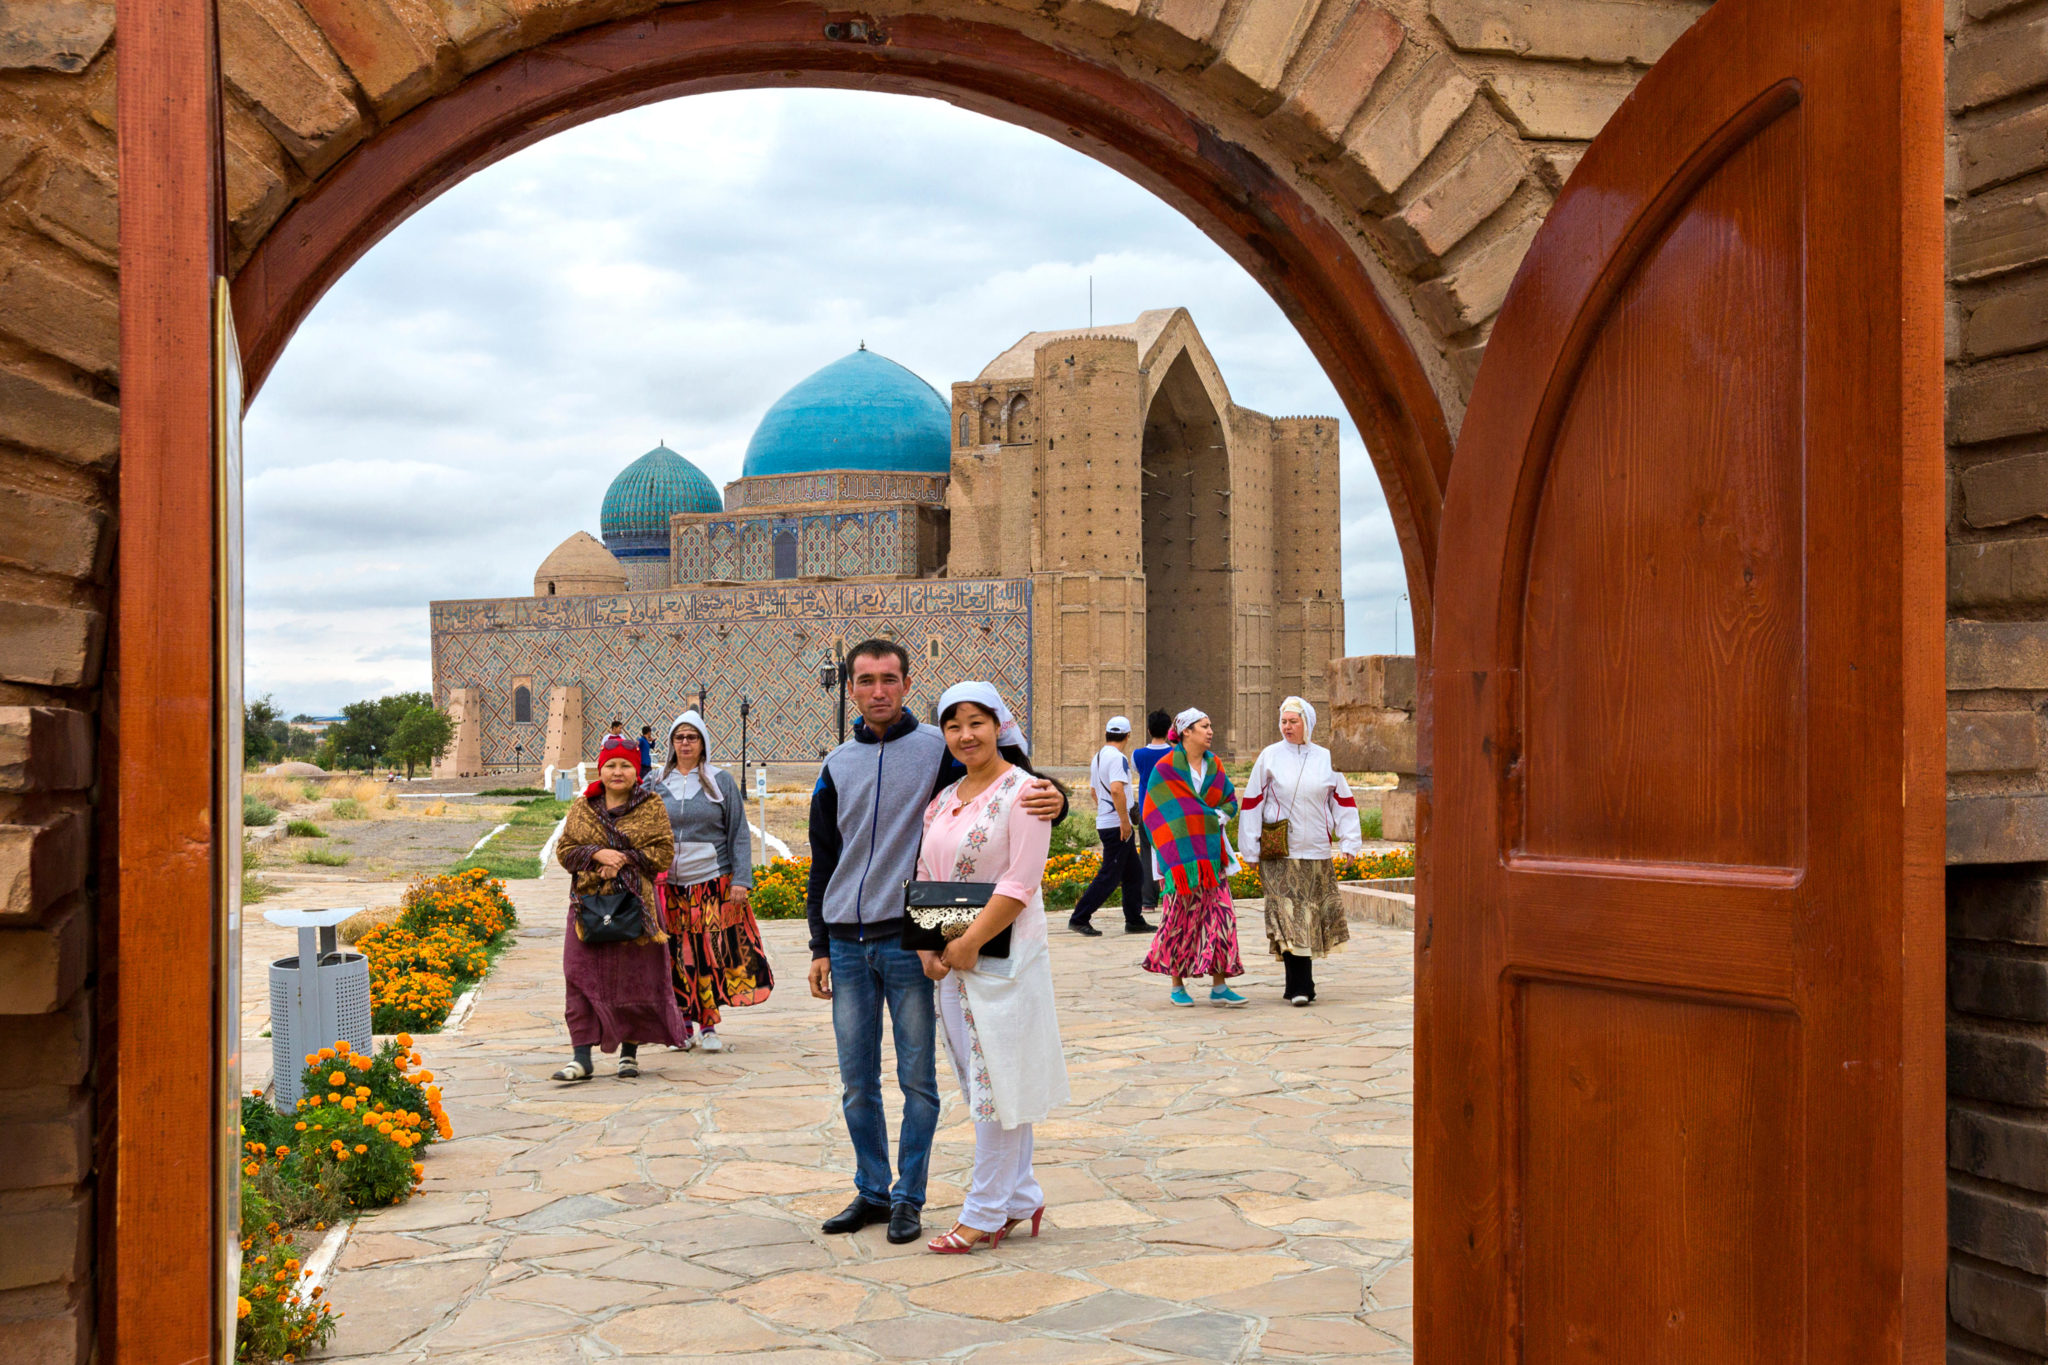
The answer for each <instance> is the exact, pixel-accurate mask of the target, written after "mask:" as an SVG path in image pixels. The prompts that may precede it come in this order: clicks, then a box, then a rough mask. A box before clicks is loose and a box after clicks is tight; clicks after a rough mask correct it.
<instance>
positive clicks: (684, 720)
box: [648, 711, 775, 1052]
mask: <svg viewBox="0 0 2048 1365" xmlns="http://www.w3.org/2000/svg"><path fill="white" fill-rule="evenodd" d="M668 743H669V756H668V761H667V762H666V763H664V764H663V765H662V768H661V771H660V772H659V773H657V774H655V775H654V776H653V777H652V778H650V779H648V784H649V785H650V786H652V787H653V788H655V790H656V791H658V792H659V793H660V794H661V800H662V804H663V805H664V806H665V807H666V808H667V811H668V823H669V828H670V829H671V830H672V831H673V832H674V833H675V840H676V852H675V858H674V860H673V861H672V862H670V864H669V867H668V872H667V873H666V874H665V875H664V876H663V877H662V884H661V927H662V929H663V930H664V931H665V932H666V933H667V934H668V946H669V958H670V961H671V962H672V963H673V966H674V973H675V993H676V1009H677V1011H678V1012H679V1013H680V1014H681V1015H682V1016H683V1023H684V1024H685V1025H686V1026H687V1027H688V1028H689V1029H690V1031H691V1037H692V1039H693V1041H694V1042H695V1043H696V1045H697V1046H698V1047H701V1048H703V1049H704V1050H705V1051H706V1052H722V1051H724V1050H725V1043H724V1042H723V1041H722V1040H721V1039H720V1038H719V1036H718V1020H719V1013H718V1007H719V1006H720V1005H729V1006H745V1005H758V1004H760V1003H761V1002H762V1001H763V1000H766V999H767V998H768V992H769V991H770V990H771V989H773V987H774V985H775V974H774V973H773V972H772V971H770V970H769V967H768V958H767V955H766V954H765V953H764V952H763V951H762V949H761V927H760V926H759V925H758V924H756V923H755V922H754V912H753V910H752V909H751V908H750V907H749V906H748V904H747V893H748V892H749V890H751V889H752V887H753V885H754V858H753V841H752V839H751V838H750V837H749V834H748V829H747V809H746V802H745V800H744V798H743V796H742V794H741V792H740V785H739V783H738V782H736V781H734V780H733V776H732V774H731V773H728V772H726V771H725V770H724V769H723V768H718V767H714V766H712V764H711V761H710V759H709V758H708V756H707V755H708V753H709V751H710V748H711V729H710V727H709V726H707V725H706V724H705V723H704V717H702V716H700V715H698V714H697V713H696V712H695V711H685V712H683V714H681V715H680V716H677V717H676V718H675V722H674V724H672V725H670V726H669V728H668Z"/></svg>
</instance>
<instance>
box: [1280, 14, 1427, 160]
mask: <svg viewBox="0 0 2048 1365" xmlns="http://www.w3.org/2000/svg"><path fill="white" fill-rule="evenodd" d="M1402 38H1403V34H1402V30H1401V23H1400V21H1399V20H1398V19H1396V18H1394V16H1393V15H1391V14H1389V13H1387V12H1386V11H1385V10H1383V9H1381V8H1380V7H1379V6H1377V5H1369V4H1360V5H1358V6H1356V7H1355V8H1354V9H1353V10H1352V11H1351V13H1350V14H1349V15H1347V16H1346V17H1345V20H1344V24H1343V26H1342V27H1341V28H1339V29H1338V30H1337V36H1336V37H1335V38H1333V39H1332V40H1331V41H1330V46H1329V47H1328V48H1326V49H1324V51H1323V55H1322V56H1321V57H1319V58H1317V59H1316V63H1315V65H1314V66H1313V67H1311V68H1310V69H1309V73H1308V78H1307V79H1306V80H1304V81H1303V82H1302V83H1301V88H1300V89H1299V90H1297V91H1295V92H1294V94H1293V95H1292V96H1290V97H1289V98H1288V101H1287V104H1286V106H1285V108H1286V110H1287V111H1288V112H1290V113H1292V114H1293V115H1295V116H1296V117H1297V118H1299V119H1300V120H1301V121H1302V122H1303V123H1306V124H1307V125H1308V126H1309V127H1310V128H1311V129H1312V130H1314V131H1315V132H1316V133H1317V134H1319V135H1321V136H1323V137H1326V138H1328V139H1330V140H1331V141H1332V142H1334V141H1336V140H1337V139H1339V138H1341V137H1343V136H1344V129H1345V127H1346V126H1347V125H1348V124H1349V123H1350V122H1351V116H1352V115H1353V114H1355V113H1357V112H1358V109H1359V106H1360V105H1362V104H1364V103H1365V101H1366V97H1367V96H1369V95H1371V94H1372V90H1373V87H1374V86H1375V85H1376V84H1378V83H1379V78H1380V73H1381V72H1383V71H1385V70H1386V69H1387V63H1389V62H1391V61H1392V60H1394V54H1395V53H1396V52H1399V51H1400V50H1401V42H1402Z"/></svg>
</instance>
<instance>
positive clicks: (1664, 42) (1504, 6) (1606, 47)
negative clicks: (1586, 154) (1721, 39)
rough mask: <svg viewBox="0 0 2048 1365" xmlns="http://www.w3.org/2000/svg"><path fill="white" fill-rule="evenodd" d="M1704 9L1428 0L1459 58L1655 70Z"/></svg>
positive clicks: (1570, 1) (1616, 0)
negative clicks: (1489, 56)
mask: <svg viewBox="0 0 2048 1365" xmlns="http://www.w3.org/2000/svg"><path fill="white" fill-rule="evenodd" d="M1706 9H1707V7H1706V5H1704V4H1700V3H1686V4H1679V5H1645V4H1640V3H1634V0H1541V3H1537V4H1531V3H1529V0H1430V6H1429V12H1430V14H1431V15H1432V16H1433V17H1434V18H1435V19H1436V21H1437V23H1438V24H1439V25H1441V26H1442V28H1443V31H1444V33H1445V35H1446V36H1448V37H1449V38H1450V40H1451V45H1452V46H1453V47H1456V48H1458V49H1459V50H1460V51H1463V52H1506V53H1512V54H1513V55H1515V56H1517V57H1550V58H1555V59H1558V60H1561V61H1573V62H1580V61H1583V62H1604V63H1608V64H1610V65H1616V64H1620V63H1624V62H1633V63H1634V64H1636V65H1638V66H1652V65H1655V64H1656V61H1657V59H1658V58H1659V57H1662V56H1663V55H1664V50H1665V49H1666V48H1668V47H1670V46H1671V44H1673V43H1674V42H1676V41H1678V35H1679V34H1681V33H1683V32H1685V31H1686V30H1687V29H1688V28H1690V27H1692V23H1693V21H1694V20H1695V19H1697V18H1699V17H1700V15H1702V14H1704V13H1706Z"/></svg>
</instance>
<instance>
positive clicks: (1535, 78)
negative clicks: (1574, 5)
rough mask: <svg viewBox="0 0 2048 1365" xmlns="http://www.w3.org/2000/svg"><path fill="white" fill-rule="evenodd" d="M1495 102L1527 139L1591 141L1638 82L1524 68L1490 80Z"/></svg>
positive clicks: (1567, 69)
mask: <svg viewBox="0 0 2048 1365" xmlns="http://www.w3.org/2000/svg"><path fill="white" fill-rule="evenodd" d="M1486 85H1487V88H1488V89H1489V90H1491V91H1492V92H1493V98H1494V102H1495V103H1496V104H1498V105H1499V106H1500V110H1501V112H1502V113H1503V114H1506V115H1507V117H1508V121H1509V122H1510V123H1513V124H1514V125H1515V127H1516V128H1518V129H1519V130H1521V132H1522V135H1523V136H1525V137H1540V138H1564V139H1569V140H1571V141H1574V142H1591V141H1592V140H1593V136H1594V134H1596V133H1598V132H1599V131H1600V130H1601V129H1602V128H1605V127H1606V126H1607V120H1608V119H1610V118H1612V117H1614V111H1615V110H1616V109H1619V108H1620V107H1621V102H1622V101H1623V100H1625V99H1627V98H1628V96H1629V92H1630V91H1632V90H1634V89H1635V88H1636V83H1635V79H1634V77H1631V76H1619V75H1608V74H1606V73H1603V72H1594V71H1580V70H1575V69H1572V68H1570V67H1542V68H1537V67H1523V68H1518V69H1515V70H1509V71H1496V72H1494V73H1493V74H1492V75H1490V76H1488V77H1487V78H1486Z"/></svg>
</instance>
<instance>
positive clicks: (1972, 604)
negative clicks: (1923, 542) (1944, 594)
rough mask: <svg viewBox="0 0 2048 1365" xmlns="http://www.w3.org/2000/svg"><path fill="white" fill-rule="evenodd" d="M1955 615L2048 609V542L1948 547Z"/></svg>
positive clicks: (1950, 597) (2031, 539)
mask: <svg viewBox="0 0 2048 1365" xmlns="http://www.w3.org/2000/svg"><path fill="white" fill-rule="evenodd" d="M1948 602H1949V609H1950V610H1951V611H1970V610H1975V609H1979V608H1984V607H2021V606H2037V605H2048V539H2043V538H2041V537H2038V536H2030V537H2028V538H2027V539H2024V540H1994V541H1989V542H1984V543H1979V544H1971V545H1951V546H1949V547H1948Z"/></svg>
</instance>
